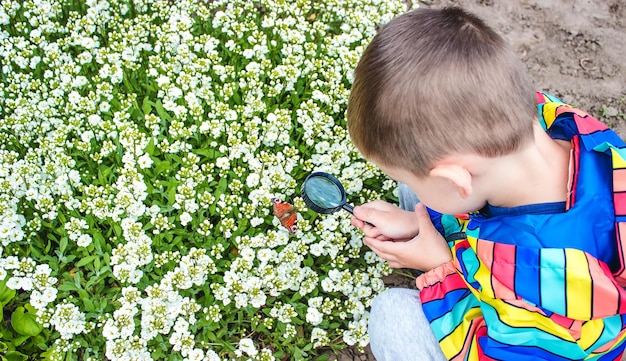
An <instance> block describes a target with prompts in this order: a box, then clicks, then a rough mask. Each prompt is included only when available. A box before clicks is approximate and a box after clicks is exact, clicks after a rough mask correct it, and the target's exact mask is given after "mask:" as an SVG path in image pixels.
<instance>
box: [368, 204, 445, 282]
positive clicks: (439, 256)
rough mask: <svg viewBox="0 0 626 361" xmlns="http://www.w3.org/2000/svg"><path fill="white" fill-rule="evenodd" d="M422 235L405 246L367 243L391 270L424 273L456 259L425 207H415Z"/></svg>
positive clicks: (381, 241) (371, 240) (372, 240)
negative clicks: (404, 269) (413, 270)
mask: <svg viewBox="0 0 626 361" xmlns="http://www.w3.org/2000/svg"><path fill="white" fill-rule="evenodd" d="M413 217H414V219H415V220H416V223H417V226H418V227H419V234H418V235H417V236H415V237H414V238H412V239H410V240H407V241H405V242H398V241H397V239H395V240H396V242H393V241H389V240H384V239H382V238H381V237H369V236H367V235H366V236H365V237H364V238H363V242H364V243H365V244H366V245H367V246H368V247H370V249H371V250H372V251H374V252H375V253H376V254H377V255H378V256H379V257H381V258H382V259H384V260H385V261H387V262H388V263H389V266H390V267H391V268H412V269H418V270H421V271H430V270H431V269H433V268H435V267H437V266H439V265H441V264H444V263H446V262H448V261H450V260H451V259H452V254H451V252H450V248H448V243H447V242H446V240H445V239H444V238H443V236H442V235H441V234H440V233H439V232H438V231H437V229H435V227H434V226H433V224H432V222H431V220H430V216H429V215H428V212H427V211H426V208H425V207H424V205H422V204H421V203H420V204H417V205H416V206H415V214H414V215H413Z"/></svg>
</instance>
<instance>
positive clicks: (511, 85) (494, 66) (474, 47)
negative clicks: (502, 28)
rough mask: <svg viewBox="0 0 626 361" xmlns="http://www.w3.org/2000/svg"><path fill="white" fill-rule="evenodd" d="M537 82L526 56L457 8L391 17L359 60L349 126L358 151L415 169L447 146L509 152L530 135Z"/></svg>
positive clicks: (452, 150)
mask: <svg viewBox="0 0 626 361" xmlns="http://www.w3.org/2000/svg"><path fill="white" fill-rule="evenodd" d="M535 99H536V98H535V92H534V88H533V85H532V83H531V81H530V80H529V78H528V75H527V74H526V72H525V69H524V66H523V64H522V63H521V61H520V60H519V58H518V57H517V56H516V54H515V53H514V52H513V51H512V50H511V49H510V48H509V46H508V45H507V44H506V43H505V41H504V40H503V39H502V38H501V37H500V36H499V35H498V34H496V33H495V32H494V31H493V30H492V29H491V28H490V27H488V26H487V25H486V24H485V23H484V22H483V21H482V20H480V19H479V18H477V17H475V16H474V15H471V14H469V13H467V12H465V11H464V10H462V9H460V8H445V9H441V10H435V9H418V10H414V11H411V12H408V13H405V14H403V15H400V16H398V17H396V18H394V19H393V20H391V21H390V22H389V23H388V24H387V25H385V26H383V27H382V29H381V30H380V31H379V32H378V34H377V35H376V36H375V37H374V38H373V40H372V41H371V43H370V44H369V45H368V47H367V49H366V50H365V52H364V54H363V56H362V57H361V59H360V61H359V64H358V66H357V68H356V70H355V75H354V83H353V85H352V89H351V94H350V99H349V102H348V111H347V119H348V130H349V132H350V137H351V138H352V141H353V142H354V144H355V145H356V147H357V148H358V149H359V150H360V151H361V153H362V154H363V155H364V156H365V157H367V158H369V159H371V160H374V161H377V162H381V163H382V164H385V165H387V166H394V167H401V168H403V169H408V170H410V171H412V172H413V173H414V174H416V175H417V176H424V175H427V174H428V171H429V170H430V169H431V167H432V166H433V164H434V163H435V162H436V161H437V160H439V159H441V158H442V157H443V156H446V155H450V154H456V153H467V152H473V153H476V154H479V155H482V156H486V157H496V156H501V155H506V154H509V153H512V152H515V151H516V150H519V149H521V148H522V147H523V146H525V145H526V144H528V143H529V142H530V141H532V138H533V119H534V117H535V116H536V113H537V110H536V103H535V102H536V100H535Z"/></svg>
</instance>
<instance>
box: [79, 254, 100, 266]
mask: <svg viewBox="0 0 626 361" xmlns="http://www.w3.org/2000/svg"><path fill="white" fill-rule="evenodd" d="M96 258H98V256H96V255H91V256H87V257H83V259H81V260H80V261H78V262H76V267H83V266H85V265H87V264H89V263H91V262H93V261H94V259H96Z"/></svg>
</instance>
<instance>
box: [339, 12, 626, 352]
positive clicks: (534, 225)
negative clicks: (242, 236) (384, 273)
mask: <svg viewBox="0 0 626 361" xmlns="http://www.w3.org/2000/svg"><path fill="white" fill-rule="evenodd" d="M354 77H355V79H354V83H353V86H352V90H351V95H350V100H349V104H348V113H347V118H348V130H349V132H350V136H351V138H352V140H353V142H354V144H355V145H356V146H357V147H358V148H359V150H360V151H361V153H362V154H363V155H364V156H365V157H366V158H368V159H369V160H371V161H372V162H374V163H375V164H377V165H378V166H379V167H380V168H381V169H382V170H383V171H384V172H385V173H386V174H387V175H389V176H390V177H391V178H393V179H395V180H397V181H399V182H402V183H404V184H406V185H408V186H409V187H410V189H411V190H412V191H413V192H415V194H416V195H417V197H418V198H419V200H420V201H421V203H419V204H417V205H416V206H415V210H414V212H409V211H405V210H402V209H400V208H398V207H395V206H393V205H391V204H388V203H385V202H382V201H375V202H372V203H369V204H366V205H363V206H361V207H356V208H355V210H354V216H355V217H354V218H353V220H352V222H353V224H354V225H355V226H357V227H359V228H360V229H362V230H363V232H364V234H365V237H364V242H365V244H367V245H368V246H369V247H370V248H371V249H372V250H373V251H375V252H376V253H377V254H378V255H379V256H381V257H382V258H383V259H385V260H386V261H388V262H389V264H390V266H392V267H395V268H400V267H402V268H415V269H418V270H421V271H424V273H423V274H421V275H420V276H418V278H417V280H416V284H417V288H418V290H419V291H418V290H389V291H386V292H384V293H382V294H381V295H379V296H378V297H377V299H376V300H375V302H374V304H373V306H372V311H371V319H370V339H371V347H372V351H373V352H374V355H375V356H376V358H377V360H378V361H383V360H394V361H398V360H426V359H430V360H444V359H448V360H525V359H532V360H583V359H593V360H616V359H619V357H620V356H621V354H622V352H623V351H624V347H625V345H626V343H625V342H624V339H625V337H626V290H624V289H623V288H622V286H623V285H626V279H625V278H626V277H625V276H624V269H625V260H624V252H623V243H622V242H623V241H622V239H624V241H626V199H625V198H624V195H625V194H626V193H624V191H626V174H624V172H626V150H625V149H624V147H626V145H625V144H624V143H623V142H622V140H621V139H620V138H619V137H618V136H617V135H616V134H615V133H613V132H612V131H610V130H608V129H607V128H606V126H604V125H603V124H601V123H600V122H598V121H596V120H595V119H593V118H592V117H590V116H589V115H587V114H585V113H583V112H581V111H579V110H576V109H572V108H570V107H569V106H567V105H565V104H563V103H561V102H560V101H559V100H558V99H556V98H553V97H551V96H549V95H545V94H541V93H535V92H534V90H533V85H532V83H531V81H530V80H529V79H528V76H527V75H526V73H525V71H524V67H523V65H522V63H521V62H520V60H519V59H518V58H517V56H516V55H515V54H514V52H513V51H512V50H511V49H510V48H509V47H508V46H507V45H506V44H505V42H504V40H503V39H502V38H501V37H500V36H498V35H497V34H496V33H495V32H494V31H493V30H492V29H491V28H489V27H488V26H487V25H485V23H484V22H483V21H481V20H480V19H478V18H476V17H475V16H473V15H471V14H468V13H466V12H465V11H463V10H461V9H459V8H446V9H443V10H434V9H418V10H415V11H412V12H409V13H406V14H403V15H401V16H399V17H397V18H395V19H393V20H392V21H391V22H390V23H389V24H387V25H386V26H384V27H383V28H382V29H381V31H380V32H379V33H378V34H377V35H376V36H375V37H374V39H373V40H372V42H371V43H370V45H369V46H368V47H367V49H366V50H365V52H364V54H363V56H362V58H361V60H360V62H359V65H358V67H357V69H356V71H355V76H354ZM400 196H401V198H404V197H405V196H406V194H405V193H404V192H401V194H400ZM426 207H428V208H426ZM364 221H367V222H370V223H371V224H374V225H376V226H375V227H374V226H370V225H368V224H366V223H364ZM424 315H425V318H424ZM428 324H430V328H428V327H426V326H427V325H428ZM431 330H432V331H431ZM437 342H438V343H439V347H436V345H437Z"/></svg>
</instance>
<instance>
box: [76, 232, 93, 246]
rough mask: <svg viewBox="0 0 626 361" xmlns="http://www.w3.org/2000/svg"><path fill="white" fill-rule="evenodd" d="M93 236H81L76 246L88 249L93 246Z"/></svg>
mask: <svg viewBox="0 0 626 361" xmlns="http://www.w3.org/2000/svg"><path fill="white" fill-rule="evenodd" d="M91 240H92V238H91V236H90V235H88V234H81V235H80V236H79V237H78V239H77V240H76V244H77V245H78V246H79V247H87V246H89V245H90V244H91Z"/></svg>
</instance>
